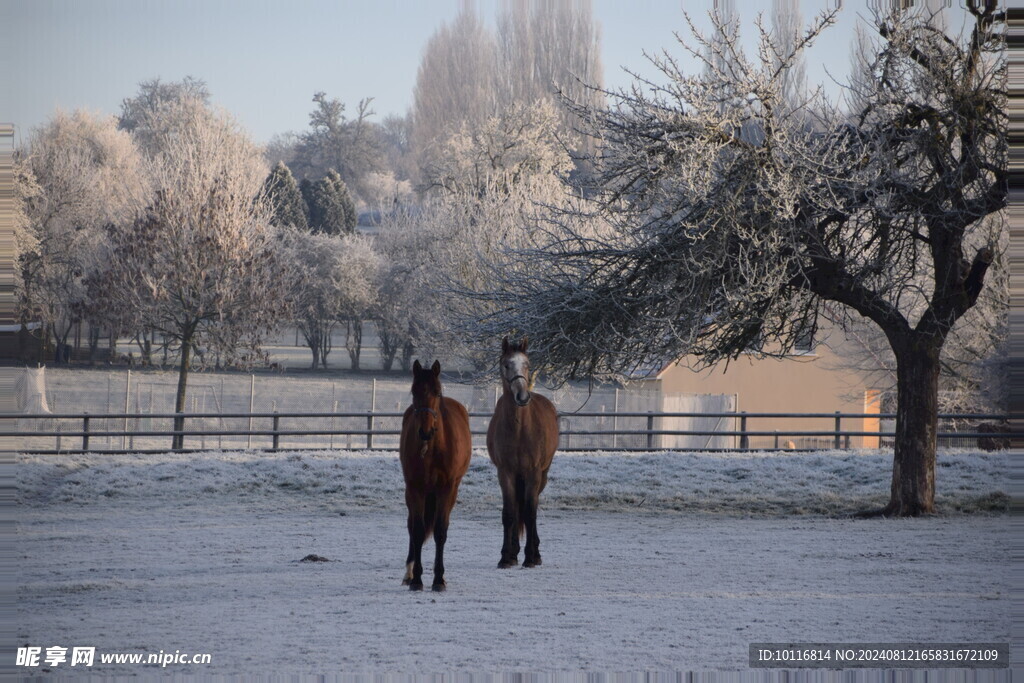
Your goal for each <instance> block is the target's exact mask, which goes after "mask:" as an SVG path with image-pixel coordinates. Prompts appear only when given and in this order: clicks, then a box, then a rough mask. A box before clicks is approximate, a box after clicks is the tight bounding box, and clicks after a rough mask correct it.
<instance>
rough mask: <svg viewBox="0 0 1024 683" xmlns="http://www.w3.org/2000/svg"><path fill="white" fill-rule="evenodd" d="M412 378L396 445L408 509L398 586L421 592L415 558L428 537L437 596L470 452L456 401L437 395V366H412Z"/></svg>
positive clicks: (466, 422) (466, 416) (464, 422)
mask: <svg viewBox="0 0 1024 683" xmlns="http://www.w3.org/2000/svg"><path fill="white" fill-rule="evenodd" d="M412 375H413V379H412V405H411V406H409V407H408V408H407V409H406V410H405V415H404V416H403V417H402V440H401V443H400V445H399V456H400V459H401V461H402V474H403V475H404V477H405V504H406V506H407V507H408V508H409V556H408V557H407V558H406V560H405V579H404V580H403V581H402V583H403V584H404V585H407V586H409V589H410V590H423V578H422V577H423V563H422V562H421V560H420V555H421V553H422V550H423V544H424V542H425V541H426V540H427V538H428V537H429V536H430V535H431V534H433V535H434V546H435V555H434V584H433V589H434V590H435V591H443V590H444V589H445V587H446V584H445V581H444V543H445V541H446V540H447V538H448V519H449V517H450V516H451V512H452V508H453V507H454V506H455V499H456V497H457V496H458V493H459V482H461V481H462V477H463V476H464V475H465V474H466V470H467V469H469V458H470V454H471V452H472V437H471V436H470V432H469V413H467V412H466V408H465V406H463V405H462V404H461V403H459V402H458V401H456V400H454V399H451V398H448V397H446V396H442V395H441V364H440V363H438V362H437V361H434V365H433V366H432V367H431V368H430V369H429V370H425V369H424V368H423V366H422V365H420V362H419V361H418V360H417V361H416V363H415V364H414V365H413V368H412Z"/></svg>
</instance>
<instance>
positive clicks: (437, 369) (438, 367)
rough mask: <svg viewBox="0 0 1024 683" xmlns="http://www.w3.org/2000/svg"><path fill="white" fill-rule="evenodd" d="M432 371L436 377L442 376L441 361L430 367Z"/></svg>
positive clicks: (436, 361)
mask: <svg viewBox="0 0 1024 683" xmlns="http://www.w3.org/2000/svg"><path fill="white" fill-rule="evenodd" d="M430 369H431V370H432V371H433V372H434V377H440V376H441V361H439V360H435V361H434V364H433V365H431V366H430Z"/></svg>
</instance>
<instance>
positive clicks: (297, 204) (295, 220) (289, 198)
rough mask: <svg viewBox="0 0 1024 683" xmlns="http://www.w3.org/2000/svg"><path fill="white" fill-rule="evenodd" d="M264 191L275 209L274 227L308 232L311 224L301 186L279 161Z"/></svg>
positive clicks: (265, 183) (267, 180) (266, 182)
mask: <svg viewBox="0 0 1024 683" xmlns="http://www.w3.org/2000/svg"><path fill="white" fill-rule="evenodd" d="M263 189H264V191H265V192H266V193H267V197H268V198H269V199H270V203H271V206H272V207H273V212H274V213H273V217H272V219H271V222H272V223H273V224H274V225H281V226H283V225H290V226H292V227H293V228H300V229H302V230H308V229H309V224H308V222H307V220H306V211H307V209H306V201H305V199H303V197H302V193H301V192H299V186H298V184H297V183H296V182H295V176H293V175H292V172H291V171H290V170H289V169H288V167H287V166H285V165H284V162H282V161H279V162H277V165H276V166H274V170H272V171H271V172H270V175H268V176H267V179H266V181H265V182H264V183H263Z"/></svg>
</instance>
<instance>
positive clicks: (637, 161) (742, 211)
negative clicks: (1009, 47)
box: [477, 0, 1007, 515]
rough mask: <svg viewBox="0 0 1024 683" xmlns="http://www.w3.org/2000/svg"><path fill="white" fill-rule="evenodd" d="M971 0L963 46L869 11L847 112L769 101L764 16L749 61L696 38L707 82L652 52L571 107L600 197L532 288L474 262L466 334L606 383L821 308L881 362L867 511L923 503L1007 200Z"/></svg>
mask: <svg viewBox="0 0 1024 683" xmlns="http://www.w3.org/2000/svg"><path fill="white" fill-rule="evenodd" d="M888 6H889V5H886V7H888ZM967 6H968V11H969V13H970V19H971V21H970V26H968V27H967V30H966V33H965V34H962V35H959V36H949V35H947V34H945V33H944V32H942V31H941V30H938V29H937V28H936V27H935V26H933V25H931V24H930V23H929V22H928V21H927V19H926V18H923V17H922V14H921V12H920V10H917V9H915V8H913V7H910V8H907V9H898V8H897V9H893V10H892V11H891V12H887V13H885V14H878V15H876V16H875V17H874V21H875V30H876V31H877V33H878V35H879V38H880V40H879V43H878V49H877V51H876V53H875V54H874V56H873V59H872V60H871V65H872V67H871V68H872V72H873V73H874V75H875V79H874V81H873V82H871V83H869V84H866V85H868V86H869V88H868V90H867V91H865V92H862V93H860V97H859V98H858V99H859V101H860V102H862V103H864V106H863V108H862V109H860V110H859V111H856V112H853V113H852V115H847V114H846V113H845V112H841V111H838V110H836V108H835V107H834V106H832V105H831V103H830V102H828V101H826V100H825V99H824V98H823V96H821V94H820V92H819V93H818V94H817V95H814V99H813V100H811V101H808V102H807V103H805V105H804V106H803V107H802V110H801V112H800V113H801V115H800V116H795V112H792V111H791V110H790V109H789V108H788V107H786V106H784V103H783V86H784V83H783V78H782V73H783V71H784V70H780V69H779V68H778V64H776V63H775V61H774V59H773V51H772V46H773V44H774V43H773V40H772V36H771V33H770V31H768V30H766V29H765V28H763V27H761V26H760V23H759V33H760V39H759V49H758V59H757V60H755V61H751V60H748V59H747V58H746V57H745V56H744V55H743V53H742V51H740V50H738V49H737V50H735V51H734V54H732V55H730V57H731V58H730V59H729V60H727V63H728V67H727V68H724V69H723V68H719V67H718V64H719V63H726V60H724V59H723V60H722V62H719V61H718V59H717V58H716V54H715V50H716V43H715V42H714V41H713V40H711V39H710V38H702V37H701V36H699V35H698V42H700V43H702V45H703V48H702V49H695V50H692V51H691V53H692V54H694V56H696V57H698V58H703V59H705V60H706V63H707V69H706V71H705V72H704V73H703V74H701V75H687V74H685V73H683V72H682V70H681V69H680V67H679V65H678V64H677V63H676V62H675V61H673V60H672V59H671V58H670V57H667V56H666V57H663V58H661V59H658V60H657V61H656V64H657V65H658V66H659V68H660V69H661V71H662V73H663V75H664V77H665V78H666V81H667V82H666V84H665V85H663V86H653V87H652V88H651V89H650V90H644V89H642V88H639V87H638V88H635V89H633V90H630V91H625V92H622V93H619V94H618V95H617V97H616V98H615V101H614V102H613V106H612V107H611V108H609V109H607V110H599V111H585V112H583V113H584V114H587V115H590V116H593V117H594V118H595V119H597V120H599V121H600V124H601V127H600V131H599V134H600V135H602V136H603V142H604V145H605V148H604V150H603V151H602V154H601V157H600V158H599V159H598V160H597V161H598V164H599V166H598V168H599V170H600V174H601V175H600V178H601V186H600V188H599V189H600V193H599V194H598V195H596V197H595V198H594V201H593V202H592V203H588V204H587V208H586V209H584V210H582V211H578V212H571V213H568V214H563V215H561V216H559V217H557V218H556V219H555V224H554V225H553V226H552V235H551V238H550V240H549V242H548V244H547V245H546V246H544V247H543V248H540V249H532V250H529V251H528V252H526V253H525V254H524V255H523V256H525V258H520V260H519V262H520V263H521V264H522V265H523V267H529V271H528V272H529V277H522V276H521V272H520V271H516V270H515V269H507V268H495V269H492V270H491V272H490V274H489V275H490V277H491V278H492V279H493V281H494V283H495V287H494V289H496V290H497V291H496V292H494V293H493V295H492V296H490V297H488V300H489V303H490V304H491V305H493V306H495V308H496V313H494V315H492V316H491V317H489V318H488V319H487V320H486V321H484V324H482V325H480V326H478V328H477V332H478V333H481V334H482V335H483V336H489V337H491V338H494V337H496V336H500V335H501V334H503V333H507V332H509V331H510V330H513V329H516V330H518V331H520V332H525V333H528V334H529V335H530V338H531V341H533V343H534V344H536V345H537V347H539V348H537V351H542V352H543V354H538V353H536V352H535V356H541V355H542V357H543V359H544V360H545V362H546V365H547V367H548V368H549V369H551V370H552V371H554V372H558V373H561V374H573V373H585V374H614V373H621V372H623V371H629V370H633V369H635V368H638V367H642V366H644V365H646V364H647V363H651V362H663V361H666V360H670V359H676V358H680V357H682V356H684V355H686V354H695V355H697V356H699V357H700V358H701V359H702V360H703V362H704V363H707V364H712V363H716V362H718V361H720V360H727V359H729V358H734V357H736V356H737V355H738V354H740V353H742V352H743V351H745V350H748V349H750V348H751V347H752V346H755V345H756V344H757V343H758V342H759V341H760V340H764V341H765V342H768V341H770V342H771V344H767V343H766V344H765V345H764V346H763V347H761V349H762V352H763V353H766V354H767V353H786V352H788V351H789V350H790V349H792V348H793V346H794V344H795V343H796V342H797V341H798V340H799V339H801V338H803V337H805V336H806V334H807V333H808V332H809V331H813V330H814V329H815V327H816V325H817V320H818V315H819V313H820V312H821V310H822V308H823V306H824V305H826V304H828V305H830V306H831V305H835V310H836V311H837V312H843V315H848V316H853V315H859V316H862V317H864V318H867V319H868V320H870V321H871V322H872V323H874V324H875V325H876V326H877V327H878V328H879V329H880V330H881V331H882V333H883V334H884V335H885V338H886V340H887V342H888V344H889V346H890V347H891V349H892V352H893V355H894V357H895V359H896V374H897V420H896V445H895V453H894V459H893V476H892V486H891V497H890V502H889V504H888V505H887V506H886V507H885V509H884V510H883V511H882V512H883V513H884V514H890V515H918V514H922V513H928V512H931V511H932V510H933V509H934V495H935V448H936V429H937V411H938V381H939V374H940V368H941V351H942V348H943V346H944V344H945V342H946V340H947V339H948V337H949V335H950V331H951V330H952V329H953V327H954V325H955V324H956V322H957V321H958V320H959V319H960V318H962V317H963V316H964V315H965V314H966V313H967V312H968V311H969V310H970V309H971V308H972V307H973V306H974V305H975V303H976V302H977V300H978V297H979V296H980V294H981V292H982V290H983V289H984V282H985V275H986V272H987V271H988V269H989V266H990V265H991V264H992V263H993V260H994V258H995V249H996V248H998V247H997V237H996V234H994V231H993V230H992V229H991V224H992V221H990V220H987V219H988V217H990V216H992V215H993V214H996V213H997V212H999V211H1000V210H1001V209H1002V208H1003V207H1004V206H1005V204H1006V197H1007V170H1006V168H1007V146H1006V145H1007V118H1006V104H1007V102H1006V93H1007V90H1006V88H1007V84H1006V56H1005V38H1004V26H1005V15H1004V14H1003V13H1002V12H1000V11H999V10H998V8H997V3H996V2H994V0H984V1H982V0H968V3H967ZM836 11H837V10H832V11H828V12H825V13H824V14H822V15H820V16H819V17H818V19H816V20H815V21H814V22H812V27H811V28H810V29H809V31H808V32H807V33H805V34H804V38H803V39H802V40H801V41H800V42H799V43H798V44H797V45H796V48H795V49H796V50H800V49H802V48H803V47H804V46H805V45H806V44H807V43H809V42H810V41H811V40H812V39H813V38H814V37H815V36H816V35H818V33H819V32H820V31H821V30H822V29H823V28H824V27H826V26H828V25H829V24H831V23H832V22H833V20H834V17H835V14H836ZM695 33H696V32H695ZM709 53H710V56H709ZM723 57H724V56H723ZM792 58H793V56H792V55H789V56H784V60H783V64H788V63H791V62H792ZM723 94H725V95H726V96H727V97H726V99H723ZM807 114H811V115H813V117H812V118H811V120H812V121H813V127H812V126H809V125H808V122H807V117H806V116H805V115H807ZM592 216H596V217H598V218H600V219H601V221H602V222H595V221H594V220H590V219H591V217H592ZM505 273H512V274H514V277H508V276H505ZM537 360H540V358H539V357H538V358H537Z"/></svg>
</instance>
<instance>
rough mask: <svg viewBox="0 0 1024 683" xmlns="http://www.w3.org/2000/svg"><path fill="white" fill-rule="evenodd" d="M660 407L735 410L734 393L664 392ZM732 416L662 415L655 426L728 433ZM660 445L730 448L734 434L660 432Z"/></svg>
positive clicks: (687, 410) (666, 409) (665, 409)
mask: <svg viewBox="0 0 1024 683" xmlns="http://www.w3.org/2000/svg"><path fill="white" fill-rule="evenodd" d="M661 409H662V411H663V412H666V413H729V412H733V411H735V410H736V395H735V394H665V395H664V396H663V398H662V402H661ZM735 421H736V418H733V417H663V418H661V424H660V425H658V426H657V428H660V429H663V430H665V431H680V432H683V431H694V432H718V431H723V432H731V431H735V429H736V426H735V425H734V422H735ZM659 438H660V442H659V444H658V445H659V446H660V447H661V448H678V449H698V450H699V449H702V448H733V447H735V446H736V437H733V436H715V435H708V436H702V435H693V436H685V435H675V434H662V435H660V437H659Z"/></svg>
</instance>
